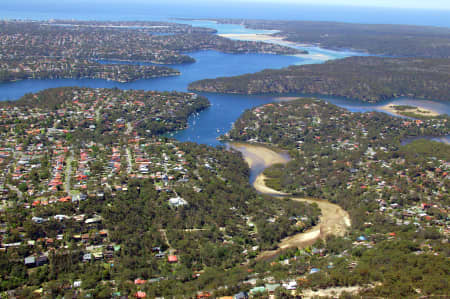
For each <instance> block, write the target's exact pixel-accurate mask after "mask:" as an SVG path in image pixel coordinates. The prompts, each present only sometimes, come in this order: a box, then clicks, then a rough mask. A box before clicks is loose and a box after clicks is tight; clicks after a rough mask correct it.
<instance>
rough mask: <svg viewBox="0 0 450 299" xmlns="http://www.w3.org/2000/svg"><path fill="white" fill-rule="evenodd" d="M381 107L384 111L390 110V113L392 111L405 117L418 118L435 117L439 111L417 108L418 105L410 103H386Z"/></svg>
mask: <svg viewBox="0 0 450 299" xmlns="http://www.w3.org/2000/svg"><path fill="white" fill-rule="evenodd" d="M383 109H384V110H385V111H388V112H391V113H394V114H397V115H402V116H407V117H411V118H418V119H423V118H437V117H438V116H439V113H437V112H435V111H433V110H430V109H426V108H419V107H415V106H410V105H392V104H388V105H386V106H384V107H383Z"/></svg>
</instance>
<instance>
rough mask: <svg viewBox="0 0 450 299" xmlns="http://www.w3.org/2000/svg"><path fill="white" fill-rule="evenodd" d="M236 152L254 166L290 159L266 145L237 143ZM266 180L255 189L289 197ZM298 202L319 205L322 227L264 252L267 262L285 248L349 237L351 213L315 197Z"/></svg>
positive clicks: (261, 176) (260, 177)
mask: <svg viewBox="0 0 450 299" xmlns="http://www.w3.org/2000/svg"><path fill="white" fill-rule="evenodd" d="M230 146H231V147H233V148H234V149H236V150H239V151H240V152H242V154H243V155H244V158H245V160H246V161H247V163H248V164H249V166H250V167H252V166H253V165H255V164H259V163H264V165H265V167H269V166H271V165H274V164H277V163H287V162H288V159H287V157H285V156H283V155H282V154H280V153H277V152H275V151H274V150H271V149H270V148H268V147H265V146H262V145H254V144H246V143H233V144H231V145H230ZM265 180H266V177H265V176H264V174H263V173H261V174H259V175H258V177H257V178H256V180H255V182H254V183H253V187H254V188H255V189H256V190H257V191H259V192H261V193H263V194H267V195H273V196H277V195H278V196H286V195H289V194H287V193H283V192H280V191H278V190H274V189H272V188H270V187H268V186H266V183H265ZM292 200H295V201H301V202H307V203H316V204H317V205H318V206H319V208H320V210H321V212H322V215H321V216H320V219H319V224H317V225H316V226H314V227H312V228H310V229H309V230H307V231H305V232H303V233H299V234H296V235H293V236H290V237H287V238H285V239H283V240H281V242H280V243H279V244H278V249H277V250H272V251H265V252H262V253H261V254H260V255H259V256H258V259H266V258H270V257H273V256H275V255H277V254H279V253H280V252H281V251H282V250H283V249H286V248H289V247H297V248H304V247H306V246H309V245H312V244H313V243H314V242H316V241H317V240H318V239H319V238H322V239H324V238H326V237H327V236H329V235H337V236H343V235H345V234H346V232H347V231H348V229H349V228H350V226H351V221H350V216H349V214H348V213H347V212H346V211H345V210H344V209H342V208H341V207H340V206H338V205H336V204H333V203H330V202H328V201H326V200H320V199H314V198H297V197H295V198H292Z"/></svg>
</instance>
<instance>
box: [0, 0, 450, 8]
mask: <svg viewBox="0 0 450 299" xmlns="http://www.w3.org/2000/svg"><path fill="white" fill-rule="evenodd" d="M0 2H3V3H6V4H7V3H8V2H10V3H14V2H16V3H17V2H19V3H23V4H26V3H30V4H31V3H33V4H36V3H38V4H39V3H46V4H48V3H54V4H62V3H67V4H69V3H77V2H78V3H83V2H84V3H95V4H108V3H120V4H136V3H141V4H142V3H146V4H151V3H164V4H170V3H174V4H176V3H184V4H189V3H202V2H203V3H205V5H227V4H230V3H233V2H234V3H274V4H282V3H285V4H291V5H292V4H297V5H332V6H359V7H364V6H366V7H387V8H403V9H429V10H450V0H0Z"/></svg>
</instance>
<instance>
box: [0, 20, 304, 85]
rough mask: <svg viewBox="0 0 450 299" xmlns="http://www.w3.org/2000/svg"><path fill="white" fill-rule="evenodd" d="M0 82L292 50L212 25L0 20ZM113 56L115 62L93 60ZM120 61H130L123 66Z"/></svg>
mask: <svg viewBox="0 0 450 299" xmlns="http://www.w3.org/2000/svg"><path fill="white" fill-rule="evenodd" d="M0 33H1V34H0V82H4V81H13V80H20V79H25V78H40V79H44V78H82V77H88V78H105V79H110V80H116V81H120V82H128V81H132V80H135V79H146V78H152V77H160V76H168V75H178V74H179V72H178V71H176V70H172V69H169V68H166V67H161V66H139V65H135V64H136V63H139V62H150V63H154V64H182V63H193V62H195V59H193V58H192V57H190V56H188V55H184V54H182V53H183V52H192V51H199V50H216V51H222V52H225V53H234V54H237V53H270V54H298V53H301V51H299V50H296V49H293V48H290V47H285V46H280V45H274V44H269V43H263V42H250V41H236V40H231V39H227V38H223V37H220V36H217V35H216V34H214V33H215V31H214V30H210V29H206V28H196V27H192V26H189V25H180V24H173V23H161V22H83V21H80V22H78V21H39V22H37V21H36V22H30V21H0ZM102 60H108V61H115V62H117V63H118V64H119V65H120V66H117V65H110V64H101V65H100V64H98V61H102ZM123 62H134V63H135V64H131V65H125V64H124V63H123Z"/></svg>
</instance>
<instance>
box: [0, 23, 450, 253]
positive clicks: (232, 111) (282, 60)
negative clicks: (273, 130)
mask: <svg viewBox="0 0 450 299" xmlns="http://www.w3.org/2000/svg"><path fill="white" fill-rule="evenodd" d="M180 22H183V23H188V24H191V25H193V26H203V27H210V28H214V29H217V30H218V34H233V35H234V36H233V38H238V39H239V34H241V37H242V39H246V37H245V35H246V34H270V33H272V32H268V31H258V30H251V29H247V28H244V27H243V26H240V25H224V24H217V23H215V22H208V21H180ZM236 34H238V36H236ZM265 41H267V42H274V43H280V44H288V43H286V42H284V41H281V40H279V39H274V40H270V39H269V40H265ZM289 46H292V47H295V48H298V49H304V50H308V51H309V54H308V55H296V56H282V55H270V54H225V53H220V52H216V51H200V52H194V53H187V54H188V55H190V56H192V57H193V58H195V59H196V61H197V62H196V63H193V64H186V65H172V67H174V68H176V69H178V70H180V71H181V73H182V75H181V76H176V77H164V78H156V79H148V80H138V81H134V82H129V83H118V82H113V81H106V80H100V79H56V80H51V79H49V80H23V81H18V82H10V83H2V84H0V100H16V99H18V98H20V97H21V96H23V95H24V94H25V93H29V92H38V91H40V90H43V89H47V88H55V87H62V86H82V87H92V88H113V87H117V88H120V89H143V90H157V91H167V90H168V91H171V90H176V91H187V86H188V84H189V83H190V82H193V81H196V80H200V79H206V78H215V77H218V76H235V75H241V74H245V73H253V72H257V71H261V70H263V69H266V68H272V69H274V68H282V67H287V66H289V65H293V64H310V63H322V62H324V61H327V60H331V59H339V58H344V57H348V56H354V55H365V54H361V53H354V52H348V51H347V52H346V51H342V52H337V51H331V50H325V49H321V48H318V47H308V46H304V45H295V44H292V43H289ZM201 94H202V95H204V96H206V97H207V98H208V99H209V100H210V102H211V107H209V108H208V109H206V110H204V111H202V112H200V113H196V114H194V115H192V116H191V117H190V118H189V121H188V128H187V129H185V130H182V131H179V132H176V133H173V134H171V136H172V137H174V138H176V139H178V140H180V141H192V142H197V143H202V144H208V145H212V146H216V145H219V144H220V142H219V141H218V140H217V137H218V136H220V135H221V134H223V133H225V132H227V131H229V130H230V129H231V126H232V124H233V122H234V121H236V119H237V118H238V117H239V116H240V115H241V114H242V113H243V112H244V111H245V110H246V109H251V108H253V107H256V106H260V105H263V104H267V103H269V102H273V101H279V100H283V99H282V98H281V99H280V98H279V96H271V95H264V96H246V95H235V94H233V95H228V94H209V93H201ZM288 96H289V97H292V96H297V95H288ZM318 98H321V99H324V100H326V101H328V102H331V103H333V104H335V105H337V106H340V107H343V108H346V109H348V110H350V111H352V112H366V111H384V112H386V111H385V110H384V109H383V107H384V106H386V105H387V104H396V105H412V106H422V107H425V108H428V109H431V110H434V111H438V112H440V113H446V114H450V102H440V101H430V100H418V99H409V98H402V99H392V100H387V101H383V102H381V103H377V104H370V103H364V102H361V101H358V100H348V99H342V98H327V97H323V96H318ZM440 141H443V142H447V143H449V142H450V137H449V136H444V137H442V138H441V140H440ZM231 147H233V148H235V149H237V150H239V151H241V152H242V154H243V156H244V157H245V159H246V161H247V162H248V164H249V165H250V168H251V173H252V175H251V178H250V180H251V183H252V184H253V186H254V187H255V189H256V190H257V191H258V192H261V193H264V194H268V195H273V196H287V194H282V193H280V192H278V191H276V190H273V189H270V188H268V187H267V186H266V185H265V183H264V176H263V174H262V172H263V170H264V169H265V168H266V167H269V166H270V165H273V164H275V163H287V162H288V160H289V157H288V156H287V155H286V154H283V153H277V152H275V151H273V150H271V149H268V148H266V147H263V146H257V145H248V144H233V145H231ZM292 200H297V201H304V202H308V203H316V204H317V205H318V206H319V207H320V209H321V210H322V216H321V218H320V222H319V224H318V225H316V226H315V227H313V228H311V229H310V230H308V231H306V232H304V233H301V234H297V235H294V236H292V237H289V238H286V239H284V240H282V242H281V243H280V244H279V249H278V250H276V251H270V252H264V253H262V254H261V255H260V258H266V257H270V256H273V255H276V254H277V253H278V252H279V251H280V250H282V249H285V248H287V247H293V246H296V247H304V246H307V245H310V244H312V243H314V242H315V241H316V240H317V239H319V238H324V237H326V236H327V235H330V234H335V235H343V234H345V232H346V231H347V230H348V229H349V227H350V218H349V215H348V213H347V212H346V211H344V210H343V209H342V208H341V207H339V206H337V205H335V204H332V203H329V202H327V201H324V200H318V199H307V198H292Z"/></svg>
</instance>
